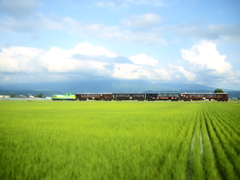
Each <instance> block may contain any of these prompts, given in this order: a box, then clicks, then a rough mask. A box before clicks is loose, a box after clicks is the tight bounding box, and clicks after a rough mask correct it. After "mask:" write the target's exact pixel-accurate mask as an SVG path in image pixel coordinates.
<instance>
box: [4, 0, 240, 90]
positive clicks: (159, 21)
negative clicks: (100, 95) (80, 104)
mask: <svg viewBox="0 0 240 180" xmlns="http://www.w3.org/2000/svg"><path fill="white" fill-rule="evenodd" d="M239 7H240V1H238V0H172V1H167V0H51V1H49V0H0V85H1V86H7V85H9V84H12V83H18V84H20V83H33V82H34V83H41V82H58V81H62V82H64V81H70V80H77V79H78V80H79V79H108V78H118V79H144V80H148V81H153V82H164V83H166V82H171V83H174V82H176V83H193V84H203V85H208V86H213V87H220V88H227V89H235V90H240V11H239Z"/></svg>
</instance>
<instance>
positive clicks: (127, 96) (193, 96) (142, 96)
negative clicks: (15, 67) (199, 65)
mask: <svg viewBox="0 0 240 180" xmlns="http://www.w3.org/2000/svg"><path fill="white" fill-rule="evenodd" d="M52 100H71V101H73V100H79V101H87V100H103V101H111V100H116V101H122V100H137V101H145V100H147V101H156V100H162V101H166V100H170V101H178V100H183V101H192V100H193V101H194V100H216V101H228V93H77V94H75V95H73V94H71V93H66V94H65V95H53V96H52Z"/></svg>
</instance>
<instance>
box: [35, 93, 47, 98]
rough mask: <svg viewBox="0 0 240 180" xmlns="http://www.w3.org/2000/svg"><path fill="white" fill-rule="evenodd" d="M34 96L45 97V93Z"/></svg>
mask: <svg viewBox="0 0 240 180" xmlns="http://www.w3.org/2000/svg"><path fill="white" fill-rule="evenodd" d="M35 97H37V98H45V95H44V94H38V95H36V96H35Z"/></svg>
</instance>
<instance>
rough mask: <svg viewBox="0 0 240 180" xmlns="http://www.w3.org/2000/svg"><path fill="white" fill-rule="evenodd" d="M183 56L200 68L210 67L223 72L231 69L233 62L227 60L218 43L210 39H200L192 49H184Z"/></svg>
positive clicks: (217, 71)
mask: <svg viewBox="0 0 240 180" xmlns="http://www.w3.org/2000/svg"><path fill="white" fill-rule="evenodd" d="M181 52H182V58H183V59H185V60H187V61H188V62H190V63H191V64H194V65H196V66H197V67H198V68H199V69H210V70H213V71H214V73H217V74H222V73H228V72H229V71H231V64H230V63H228V62H226V61H225V59H226V56H225V55H220V54H219V52H218V51H217V49H216V44H214V43H212V42H210V41H200V42H199V43H198V44H196V45H194V46H193V47H192V48H191V49H190V50H185V49H182V50H181Z"/></svg>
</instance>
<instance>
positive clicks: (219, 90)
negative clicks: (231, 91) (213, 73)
mask: <svg viewBox="0 0 240 180" xmlns="http://www.w3.org/2000/svg"><path fill="white" fill-rule="evenodd" d="M214 93H224V91H223V90H222V89H215V91H214Z"/></svg>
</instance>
